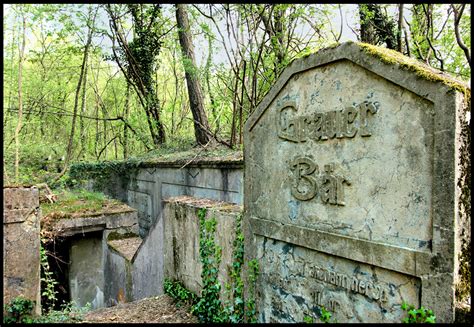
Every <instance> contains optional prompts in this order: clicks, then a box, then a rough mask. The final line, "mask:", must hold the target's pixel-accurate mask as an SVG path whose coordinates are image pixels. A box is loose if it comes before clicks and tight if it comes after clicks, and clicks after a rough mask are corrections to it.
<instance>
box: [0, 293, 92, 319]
mask: <svg viewBox="0 0 474 327" xmlns="http://www.w3.org/2000/svg"><path fill="white" fill-rule="evenodd" d="M34 306H35V302H34V301H31V300H29V299H25V298H23V297H16V298H14V299H13V300H12V301H11V302H10V303H7V304H5V305H4V312H5V315H4V316H3V323H4V324H51V323H81V322H82V321H83V320H84V315H85V314H86V313H87V312H88V311H90V310H91V305H90V303H88V304H87V305H86V306H85V307H77V306H76V305H75V303H74V302H70V303H64V304H63V305H62V306H61V309H60V310H52V309H51V310H49V311H47V312H45V313H43V314H42V315H40V316H37V315H34V314H33V309H34Z"/></svg>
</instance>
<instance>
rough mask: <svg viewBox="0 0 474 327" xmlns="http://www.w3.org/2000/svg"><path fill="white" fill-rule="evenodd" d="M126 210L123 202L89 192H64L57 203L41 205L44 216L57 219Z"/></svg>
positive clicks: (59, 195) (60, 194)
mask: <svg viewBox="0 0 474 327" xmlns="http://www.w3.org/2000/svg"><path fill="white" fill-rule="evenodd" d="M126 208H127V207H126V206H125V205H124V204H123V203H122V202H120V201H118V200H114V199H109V198H107V197H106V196H105V195H104V194H103V193H99V192H89V191H87V190H64V191H63V192H62V193H59V194H58V200H57V201H56V202H55V203H42V204H41V211H42V214H43V216H48V215H51V216H52V217H54V218H55V219H67V218H77V217H80V216H98V215H101V214H105V213H109V212H110V213H116V212H118V211H120V212H122V211H126ZM117 209H119V210H117Z"/></svg>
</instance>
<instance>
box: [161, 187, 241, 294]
mask: <svg viewBox="0 0 474 327" xmlns="http://www.w3.org/2000/svg"><path fill="white" fill-rule="evenodd" d="M201 208H206V209H207V214H206V220H207V219H210V218H212V217H214V218H215V219H216V221H217V225H216V233H215V243H216V245H218V246H220V247H221V248H222V257H221V263H220V265H219V275H218V279H219V282H220V284H221V286H222V288H221V299H226V297H225V296H224V289H225V288H224V285H225V284H226V283H228V282H230V280H229V273H228V272H229V271H230V269H231V268H232V261H233V260H232V255H233V250H234V247H233V242H234V240H235V236H236V220H237V216H238V215H239V214H241V211H242V207H241V206H237V205H231V204H229V203H226V202H217V201H211V200H207V199H199V198H194V197H189V196H181V197H173V198H169V199H167V200H166V201H165V206H164V211H163V219H164V225H165V228H164V251H165V253H164V276H165V278H168V279H171V280H179V281H181V282H182V283H183V285H184V286H185V287H186V288H188V289H189V290H191V291H193V292H194V293H196V294H198V295H201V290H202V281H201V272H202V263H201V261H200V255H199V249H200V246H199V238H200V235H199V234H200V223H199V217H198V211H199V210H200V209H201Z"/></svg>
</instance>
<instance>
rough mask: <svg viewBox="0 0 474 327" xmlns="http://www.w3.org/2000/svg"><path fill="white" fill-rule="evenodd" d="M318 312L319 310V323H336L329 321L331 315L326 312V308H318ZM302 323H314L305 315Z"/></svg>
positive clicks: (335, 321) (310, 317) (311, 318)
mask: <svg viewBox="0 0 474 327" xmlns="http://www.w3.org/2000/svg"><path fill="white" fill-rule="evenodd" d="M319 310H320V314H319V321H321V322H323V323H326V324H327V323H337V320H334V321H331V317H332V313H331V312H330V311H328V310H326V308H325V307H324V306H320V307H319ZM303 321H304V322H305V323H307V324H312V323H315V322H316V321H315V320H314V318H313V317H312V316H307V315H305V316H304V317H303Z"/></svg>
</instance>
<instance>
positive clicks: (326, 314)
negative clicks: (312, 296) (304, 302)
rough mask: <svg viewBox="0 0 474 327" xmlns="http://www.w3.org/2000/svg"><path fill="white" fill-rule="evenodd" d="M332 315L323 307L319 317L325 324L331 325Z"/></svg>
mask: <svg viewBox="0 0 474 327" xmlns="http://www.w3.org/2000/svg"><path fill="white" fill-rule="evenodd" d="M331 317H332V314H331V312H329V311H328V310H326V308H325V307H321V316H319V320H321V321H322V322H324V323H329V322H330V320H331Z"/></svg>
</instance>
